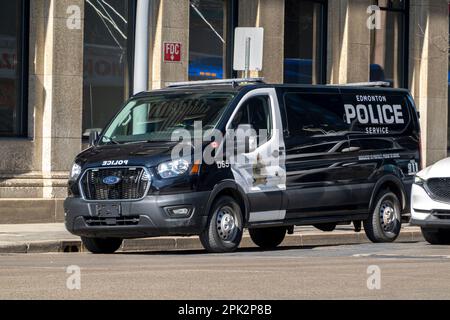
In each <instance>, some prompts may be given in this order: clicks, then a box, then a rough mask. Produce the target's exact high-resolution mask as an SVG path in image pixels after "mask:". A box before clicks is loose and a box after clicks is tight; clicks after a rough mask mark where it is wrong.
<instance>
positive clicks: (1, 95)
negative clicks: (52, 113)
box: [0, 0, 28, 137]
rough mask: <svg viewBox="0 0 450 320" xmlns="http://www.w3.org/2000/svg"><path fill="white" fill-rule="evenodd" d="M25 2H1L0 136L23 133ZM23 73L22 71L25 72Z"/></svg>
mask: <svg viewBox="0 0 450 320" xmlns="http://www.w3.org/2000/svg"><path fill="white" fill-rule="evenodd" d="M27 5H28V4H26V2H25V1H22V0H8V1H3V2H2V10H1V11H0V136H3V137H13V136H24V135H25V134H26V128H25V127H26V122H24V119H25V117H26V112H25V108H26V103H25V100H26V99H24V96H23V93H24V92H25V90H24V84H25V83H26V81H27V79H25V73H24V72H23V71H24V70H25V69H26V65H24V63H23V61H26V59H27V58H26V57H27V56H28V55H27V53H26V46H25V45H24V43H23V40H24V38H25V39H26V38H28V33H26V35H24V34H23V33H25V29H24V24H26V20H27V19H28V16H27V14H26V13H25V12H26V11H25V9H26V8H25V6H27ZM25 71H26V70H25Z"/></svg>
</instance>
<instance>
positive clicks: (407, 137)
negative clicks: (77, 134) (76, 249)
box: [65, 79, 420, 253]
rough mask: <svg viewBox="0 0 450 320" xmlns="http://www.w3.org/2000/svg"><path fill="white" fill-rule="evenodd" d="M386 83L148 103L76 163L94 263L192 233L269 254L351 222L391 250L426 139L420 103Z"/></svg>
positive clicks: (220, 248)
mask: <svg viewBox="0 0 450 320" xmlns="http://www.w3.org/2000/svg"><path fill="white" fill-rule="evenodd" d="M382 85H383V84H382V83H368V84H354V85H348V86H305V85H270V84H265V83H264V82H262V80H261V79H243V80H223V81H207V82H204V81H203V82H196V83H179V84H173V85H172V86H169V87H168V88H166V89H163V90H158V91H154V92H144V93H140V94H137V95H136V96H134V97H132V98H131V99H130V100H129V101H128V102H127V103H126V105H125V106H124V107H123V109H122V110H121V111H120V112H119V113H118V114H117V116H116V117H115V118H114V119H113V120H112V121H111V122H110V124H109V125H108V126H107V127H106V128H105V129H104V130H103V132H102V133H100V134H98V133H93V134H92V135H91V139H90V140H91V141H90V144H91V146H90V147H89V148H88V149H87V150H85V151H83V152H82V153H81V154H80V155H78V156H77V157H76V159H75V163H74V165H73V167H72V171H71V174H70V180H69V188H68V190H69V195H68V198H67V199H66V201H65V214H66V227H67V229H68V230H69V231H70V232H71V233H73V234H75V235H79V236H81V237H82V240H83V243H84V245H85V246H86V248H87V249H88V250H89V251H91V252H93V253H113V252H115V251H116V250H118V249H119V248H120V246H121V243H122V241H123V239H131V238H145V237H158V236H191V235H199V236H200V240H201V242H202V244H203V246H204V247H205V248H206V249H207V251H209V252H230V251H233V250H235V249H236V248H237V247H238V246H239V244H240V241H241V239H242V234H243V231H244V228H248V229H249V233H250V236H251V238H252V240H253V241H254V242H255V244H257V245H258V246H259V247H261V248H263V249H271V248H275V247H277V246H278V245H279V244H281V242H282V241H283V239H284V237H285V236H286V234H287V233H292V232H293V231H294V226H301V225H313V226H315V227H316V228H318V229H320V230H322V231H326V232H329V231H333V230H334V229H335V228H336V226H337V225H340V224H351V223H353V224H354V226H355V230H356V231H360V230H361V227H362V225H363V226H364V231H365V232H366V234H367V236H368V238H369V239H370V240H371V241H373V242H376V243H377V242H392V241H394V240H395V239H396V238H397V237H398V235H399V232H400V229H401V224H402V222H405V221H407V220H408V212H409V207H408V204H409V195H410V190H411V185H412V183H413V180H414V175H415V173H417V172H418V171H419V169H420V147H419V145H420V129H419V120H418V113H417V111H416V108H415V106H414V102H413V99H412V98H411V95H410V94H409V93H408V92H407V91H405V90H397V89H389V88H384V87H383V86H382ZM230 132H231V133H230ZM239 132H240V134H239ZM243 132H244V133H245V134H244V135H242V133H243ZM242 136H243V137H242ZM206 155H208V157H209V159H208V161H206V160H205V159H206V158H208V157H207V156H206ZM211 159H212V160H211Z"/></svg>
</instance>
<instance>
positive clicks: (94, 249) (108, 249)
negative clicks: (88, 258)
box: [81, 237, 122, 254]
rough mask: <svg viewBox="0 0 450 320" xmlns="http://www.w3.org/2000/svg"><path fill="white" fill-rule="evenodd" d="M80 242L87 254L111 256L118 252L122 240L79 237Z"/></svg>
mask: <svg viewBox="0 0 450 320" xmlns="http://www.w3.org/2000/svg"><path fill="white" fill-rule="evenodd" d="M81 241H82V242H83V245H84V247H85V248H86V249H88V250H89V252H91V253H94V254H112V253H114V252H116V251H117V250H119V248H120V246H121V245H122V239H118V238H104V239H101V238H87V237H81Z"/></svg>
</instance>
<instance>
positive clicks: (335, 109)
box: [284, 93, 350, 136]
mask: <svg viewBox="0 0 450 320" xmlns="http://www.w3.org/2000/svg"><path fill="white" fill-rule="evenodd" d="M284 103H285V106H286V113H287V120H288V129H289V134H290V135H291V136H336V135H344V134H347V133H348V131H349V129H350V126H349V125H348V124H347V123H346V122H345V120H344V118H345V117H344V115H345V111H344V106H343V104H342V102H341V98H340V96H339V95H334V94H303V93H287V94H285V96H284Z"/></svg>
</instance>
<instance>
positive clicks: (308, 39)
mask: <svg viewBox="0 0 450 320" xmlns="http://www.w3.org/2000/svg"><path fill="white" fill-rule="evenodd" d="M137 1H138V0H128V1H127V0H8V1H6V2H5V3H6V4H2V11H1V12H0V153H1V157H0V224H2V223H36V222H57V221H62V220H63V218H64V213H63V208H62V203H63V199H64V198H65V196H66V179H67V176H68V170H69V169H70V167H71V165H72V161H73V159H74V157H75V155H76V154H77V153H79V152H80V151H81V150H82V148H83V147H85V146H86V137H87V136H88V135H89V132H90V131H92V130H98V129H101V128H103V127H104V126H105V125H106V124H107V122H108V120H109V119H110V118H111V117H112V116H113V115H114V114H115V113H116V112H117V111H118V110H119V108H120V106H121V104H122V103H123V102H124V101H125V100H126V99H127V98H128V97H129V96H130V95H131V94H132V93H133V81H132V79H133V74H134V70H135V68H139V66H135V65H134V57H135V50H134V49H135V40H134V39H135V25H136V10H137ZM149 2H150V8H149V10H148V11H149V12H148V15H149V22H150V23H149V32H148V46H149V51H150V52H149V59H148V70H146V71H147V72H148V89H149V90H152V89H159V88H162V87H164V86H165V85H166V84H167V83H169V82H174V81H187V80H202V79H220V78H228V77H238V76H240V74H238V73H236V72H235V71H233V68H232V66H233V61H232V57H233V43H234V42H233V37H234V28H235V27H238V26H240V27H263V28H264V57H263V65H264V67H263V70H262V71H260V72H252V76H261V77H264V78H265V80H266V81H267V82H272V83H303V84H343V83H352V82H366V81H377V80H382V81H388V82H390V83H391V85H392V86H393V87H399V88H408V89H409V90H411V92H412V94H413V96H414V98H415V100H416V103H417V105H418V108H419V111H420V114H421V125H422V131H423V132H422V153H423V161H424V164H432V163H434V162H436V161H438V160H440V159H442V158H445V157H446V156H447V153H448V145H449V143H448V141H449V139H448V129H447V128H448V123H449V121H448V90H449V68H448V65H449V58H448V57H449V55H448V45H449V39H448V34H449V3H448V0H433V1H431V0H329V1H327V0H149Z"/></svg>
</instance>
